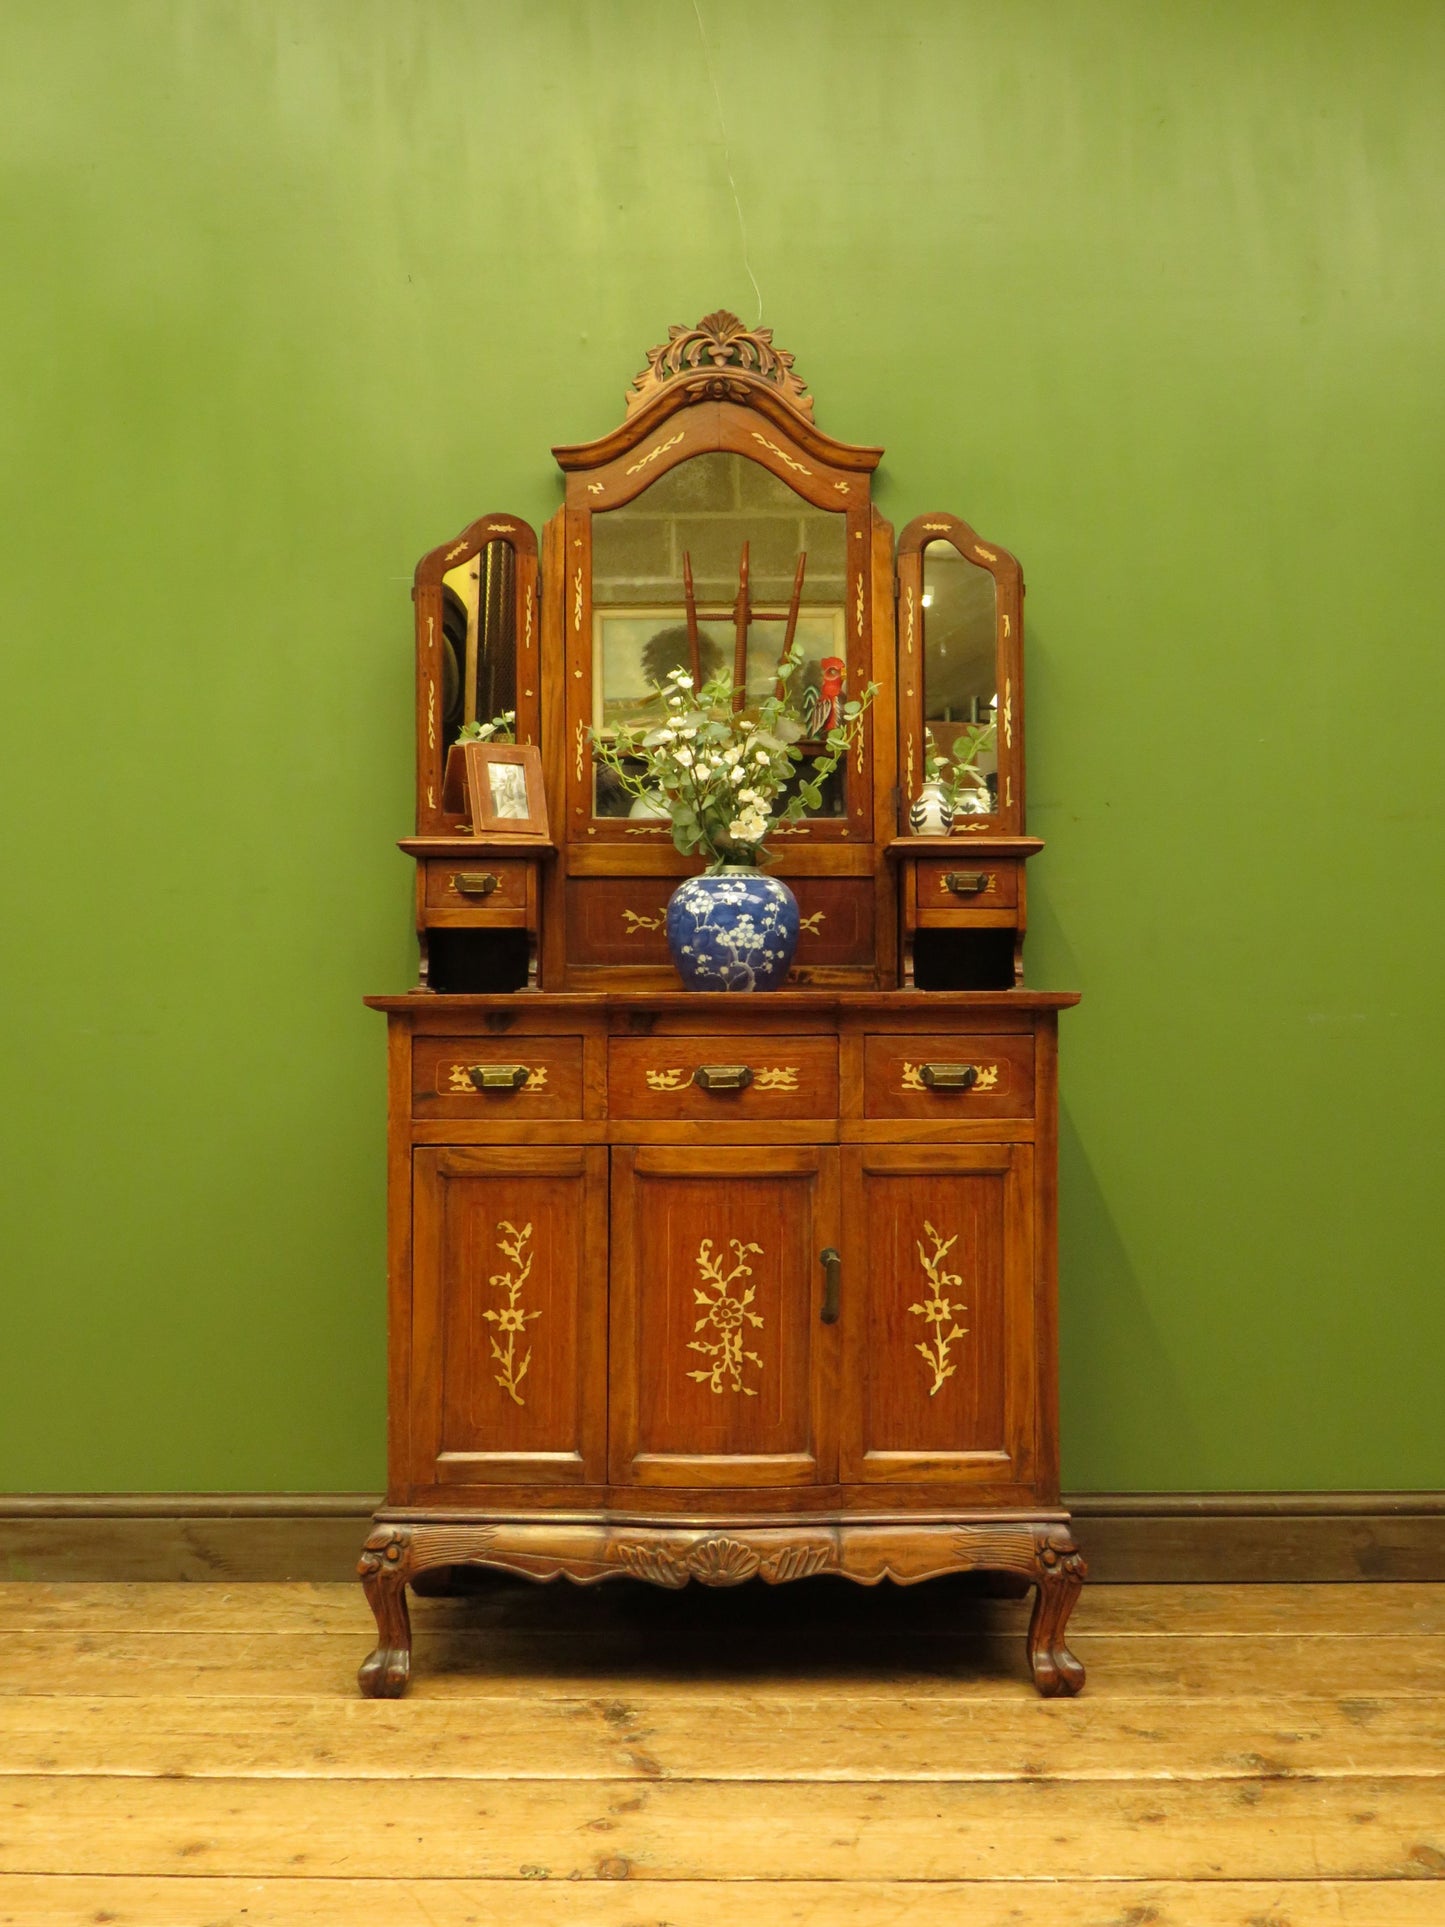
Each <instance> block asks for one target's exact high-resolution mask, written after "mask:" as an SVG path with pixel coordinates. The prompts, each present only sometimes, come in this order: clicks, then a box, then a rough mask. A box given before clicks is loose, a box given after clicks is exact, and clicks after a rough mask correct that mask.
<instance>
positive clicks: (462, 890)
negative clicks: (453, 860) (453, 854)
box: [449, 870, 502, 897]
mask: <svg viewBox="0 0 1445 1927" xmlns="http://www.w3.org/2000/svg"><path fill="white" fill-rule="evenodd" d="M449 881H450V883H451V887H452V889H453V890H455V891H456V893H457V895H458V896H459V897H489V896H490V895H491V894H492V892H493V890H500V889H501V887H502V879H501V878H500V877H499V876H496V875H495V874H494V873H493V872H492V871H491V870H454V871H453V872H452V875H451V877H450V879H449Z"/></svg>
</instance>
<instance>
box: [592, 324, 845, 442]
mask: <svg viewBox="0 0 1445 1927" xmlns="http://www.w3.org/2000/svg"><path fill="white" fill-rule="evenodd" d="M739 374H741V375H747V376H750V377H753V378H754V379H756V380H761V381H765V382H767V383H769V384H770V385H771V386H772V387H774V388H776V389H777V391H778V393H779V394H780V395H781V396H782V398H783V400H784V401H786V402H787V403H788V404H789V405H790V407H793V408H796V409H797V410H798V412H799V414H801V415H806V416H807V417H808V419H809V421H811V420H812V419H813V397H812V396H811V395H810V394H809V393H808V389H807V384H806V383H805V382H803V381H802V380H800V378H799V377H798V376H797V375H795V374H794V373H793V357H792V356H791V355H790V354H789V353H788V352H787V350H786V349H783V348H775V347H774V346H773V331H772V329H771V328H745V327H744V326H743V324H742V322H741V321H739V319H738V317H737V316H736V315H735V314H729V313H728V311H727V309H726V308H718V309H716V310H715V311H714V312H713V313H712V314H705V315H704V316H703V318H702V320H701V321H699V322H698V324H697V326H696V327H695V328H682V327H672V328H669V329H668V331H667V340H666V341H665V342H662V343H660V344H659V346H658V347H656V348H649V349H648V351H647V366H646V367H645V368H644V369H643V371H642V373H641V374H640V375H638V376H636V378H635V379H634V381H633V383H632V387H631V388H630V390H629V391H628V395H627V412H628V414H629V415H631V414H633V413H635V412H636V410H637V409H639V408H641V407H642V405H643V403H644V402H648V401H651V399H652V397H653V396H654V395H655V394H657V392H658V391H659V390H660V389H662V388H665V387H667V385H668V384H669V383H670V382H674V381H683V382H686V384H687V389H688V393H689V394H695V395H696V396H697V397H698V399H699V400H701V399H704V398H711V399H714V400H717V401H728V400H732V401H737V400H741V399H743V398H744V397H745V396H746V394H747V387H748V385H747V383H745V382H741V381H738V380H736V379H734V378H732V377H735V376H736V375H739Z"/></svg>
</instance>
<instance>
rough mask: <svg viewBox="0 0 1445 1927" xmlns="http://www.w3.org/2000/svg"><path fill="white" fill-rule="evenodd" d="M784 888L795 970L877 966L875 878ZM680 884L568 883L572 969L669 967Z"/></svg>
mask: <svg viewBox="0 0 1445 1927" xmlns="http://www.w3.org/2000/svg"><path fill="white" fill-rule="evenodd" d="M786 881H787V882H788V885H789V888H790V889H791V890H792V891H793V894H794V895H795V896H796V897H797V899H798V917H799V929H798V948H797V952H796V956H795V959H794V961H795V962H796V963H798V964H799V965H802V966H804V967H806V966H808V965H810V964H812V965H828V964H869V963H872V961H873V949H874V934H873V933H874V926H875V917H874V896H873V879H872V878H871V877H791V878H788V879H786ZM677 884H678V879H677V878H676V877H582V878H573V879H569V881H568V885H567V960H568V962H569V963H574V964H651V965H657V964H670V963H671V962H672V953H671V951H670V950H669V949H668V947H667V903H668V898H669V897H670V896H671V895H672V893H673V891H674V890H675V889H676V888H677ZM809 1115H810V1116H814V1115H816V1113H814V1112H810V1113H809Z"/></svg>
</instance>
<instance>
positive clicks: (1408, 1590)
mask: <svg viewBox="0 0 1445 1927" xmlns="http://www.w3.org/2000/svg"><path fill="white" fill-rule="evenodd" d="M1026 1609H1027V1608H1026V1602H1023V1601H1018V1600H1013V1599H1006V1598H998V1597H994V1596H991V1595H990V1594H989V1593H988V1592H987V1590H986V1589H984V1588H982V1587H980V1585H979V1584H978V1583H977V1582H971V1581H969V1580H967V1579H962V1578H960V1579H944V1580H938V1581H935V1582H934V1583H933V1584H932V1585H930V1586H927V1587H921V1588H917V1589H911V1590H903V1589H894V1588H880V1589H878V1590H876V1591H864V1592H859V1591H857V1590H855V1589H853V1588H845V1587H843V1586H841V1585H839V1584H837V1583H836V1582H830V1581H826V1580H812V1581H802V1582H799V1583H797V1584H794V1585H792V1586H788V1587H778V1588H765V1587H761V1586H745V1587H742V1588H739V1589H736V1590H734V1591H730V1592H729V1593H727V1594H726V1595H725V1596H724V1595H719V1594H717V1593H713V1592H709V1591H707V1590H705V1589H702V1588H691V1589H689V1590H688V1591H686V1592H680V1593H665V1592H661V1591H658V1590H656V1589H654V1588H650V1587H646V1586H642V1585H636V1584H633V1583H632V1582H629V1581H621V1582H618V1583H617V1585H616V1586H615V1587H614V1588H613V1589H611V1590H604V1591H602V1592H600V1593H599V1592H595V1591H594V1592H590V1593H588V1594H585V1595H584V1594H582V1593H579V1592H578V1591H577V1590H575V1589H573V1588H570V1587H565V1586H549V1587H546V1588H537V1587H535V1586H530V1585H527V1584H525V1583H523V1582H520V1581H517V1580H513V1579H508V1578H500V1577H499V1578H493V1577H492V1576H490V1575H483V1576H482V1577H481V1579H480V1580H479V1581H478V1582H477V1590H475V1591H473V1592H469V1593H468V1594H466V1595H464V1596H457V1597H451V1598H426V1599H419V1600H418V1601H417V1602H416V1605H415V1609H414V1610H415V1621H416V1636H417V1643H418V1647H419V1648H420V1649H422V1652H423V1655H424V1663H423V1665H422V1666H421V1668H420V1673H419V1677H418V1679H417V1681H416V1683H415V1685H414V1687H413V1689H412V1698H411V1699H409V1700H407V1701H401V1702H386V1701H382V1702H371V1701H364V1700H361V1699H358V1698H357V1697H356V1696H355V1693H354V1688H353V1685H352V1669H353V1667H354V1664H355V1658H356V1652H357V1648H358V1645H359V1644H360V1643H361V1642H363V1641H364V1639H365V1637H366V1622H367V1618H368V1615H367V1614H366V1609H365V1606H364V1604H363V1602H362V1600H361V1598H360V1595H359V1591H358V1589H357V1588H355V1587H354V1586H328V1585H296V1586H276V1585H260V1584H253V1585H234V1586H231V1585H225V1584H212V1585H188V1586H163V1585H135V1586H125V1585H115V1586H108V1585H24V1584H9V1585H3V1586H0V1636H3V1638H4V1640H5V1646H6V1651H7V1654H8V1656H9V1658H10V1661H11V1664H10V1665H9V1666H8V1667H7V1668H6V1669H5V1672H4V1674H3V1676H0V1927H5V1924H7V1923H25V1927H62V1923H64V1927H79V1923H82V1922H96V1921H107V1922H110V1923H135V1924H136V1927H141V1924H142V1923H144V1927H182V1924H183V1923H184V1924H185V1927H200V1923H203V1922H204V1923H208V1927H227V1924H228V1923H232V1924H233V1927H242V1924H243V1923H244V1927H306V1924H307V1923H318V1924H325V1927H341V1923H347V1924H348V1927H349V1923H350V1922H352V1921H354V1920H357V1919H360V1918H362V1917H364V1916H365V1915H367V1914H373V1913H375V1912H377V1910H378V1909H380V1910H381V1911H382V1912H384V1914H385V1916H386V1917H387V1918H388V1919H389V1920H391V1921H395V1922H400V1923H402V1924H403V1927H411V1924H412V1923H416V1927H421V1923H427V1927H463V1924H464V1923H483V1922H493V1921H496V1922H502V1921H506V1922H509V1923H511V1922H516V1923H519V1924H520V1927H532V1924H533V1923H537V1924H538V1927H550V1924H551V1923H557V1924H558V1927H561V1923H568V1927H571V1923H573V1922H583V1923H587V1924H588V1927H658V1924H659V1923H664V1922H665V1923H668V1924H669V1927H704V1923H706V1924H707V1927H712V1923H715V1922H719V1921H727V1922H728V1923H730V1927H731V1923H740V1927H763V1923H764V1922H766V1923H768V1927H779V1924H781V1927H790V1923H795V1924H796V1927H805V1924H806V1927H832V1924H833V1923H838V1924H839V1927H851V1924H852V1923H858V1924H859V1927H862V1924H863V1923H868V1927H873V1924H874V1923H891V1922H898V1921H902V1920H904V1919H906V1920H907V1921H908V1922H909V1923H910V1927H915V1924H920V1923H921V1927H943V1923H949V1927H952V1923H954V1922H956V1921H961V1920H966V1921H968V1922H969V1923H971V1927H1004V1924H1005V1923H1008V1924H1009V1927H1018V1924H1019V1923H1030V1922H1036V1921H1037V1922H1042V1921H1045V1920H1051V1921H1052V1920H1056V1919H1067V1920H1068V1921H1069V1922H1070V1923H1071V1927H1077V1924H1078V1923H1083V1927H1125V1923H1127V1924H1128V1927H1145V1924H1146V1923H1147V1927H1264V1923H1268V1927H1315V1924H1316V1923H1324V1922H1329V1923H1333V1924H1334V1927H1438V1923H1439V1922H1440V1921H1441V1920H1442V1919H1445V1587H1442V1586H1430V1585H1415V1584H1399V1585H1393V1586H1368V1585H1353V1586H1315V1587H1299V1588H1293V1587H1288V1586H1248V1587H1239V1588H1231V1587H1205V1586H1198V1587H1172V1586H1154V1587H1110V1586H1096V1587H1092V1588H1086V1590H1085V1593H1084V1596H1083V1599H1082V1601H1081V1603H1080V1606H1079V1608H1078V1612H1077V1615H1076V1619H1075V1624H1074V1628H1073V1630H1074V1633H1075V1635H1076V1637H1077V1640H1078V1642H1079V1644H1080V1645H1081V1646H1086V1647H1087V1650H1088V1654H1089V1663H1090V1681H1089V1687H1088V1690H1087V1691H1086V1693H1085V1694H1084V1695H1083V1696H1082V1697H1081V1698H1080V1699H1078V1700H1074V1701H1070V1700H1041V1699H1039V1698H1037V1697H1036V1696H1035V1695H1034V1693H1033V1690H1032V1687H1031V1685H1030V1683H1029V1680H1028V1676H1027V1668H1026V1665H1025V1664H1024V1662H1023V1656H1022V1647H1021V1644H1020V1641H1019V1629H1020V1627H1021V1625H1022V1622H1023V1616H1024V1614H1025V1612H1026Z"/></svg>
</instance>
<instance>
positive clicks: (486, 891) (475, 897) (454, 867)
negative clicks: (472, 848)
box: [423, 856, 532, 922]
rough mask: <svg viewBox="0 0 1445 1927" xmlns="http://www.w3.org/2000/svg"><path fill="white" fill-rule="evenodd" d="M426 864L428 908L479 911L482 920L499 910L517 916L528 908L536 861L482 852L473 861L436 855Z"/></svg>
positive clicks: (425, 897)
mask: <svg viewBox="0 0 1445 1927" xmlns="http://www.w3.org/2000/svg"><path fill="white" fill-rule="evenodd" d="M425 867H426V879H425V884H424V891H425V894H424V897H423V902H424V904H425V906H426V909H427V910H428V911H433V910H446V911H467V912H477V913H479V915H478V918H477V920H478V921H479V922H481V921H485V920H489V919H492V918H495V917H496V915H497V912H498V911H502V912H507V913H510V920H515V918H516V916H517V914H518V913H519V912H520V913H525V912H526V910H527V908H528V896H529V894H530V892H529V884H530V882H531V872H532V865H531V864H530V863H526V862H521V861H519V860H518V859H517V858H516V857H501V858H498V857H483V856H479V857H477V858H476V859H475V860H474V861H471V862H458V861H457V860H456V859H452V860H451V861H449V862H443V861H441V860H440V859H438V858H435V857H434V858H432V859H430V860H429V861H428V862H427V864H426V866H425Z"/></svg>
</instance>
